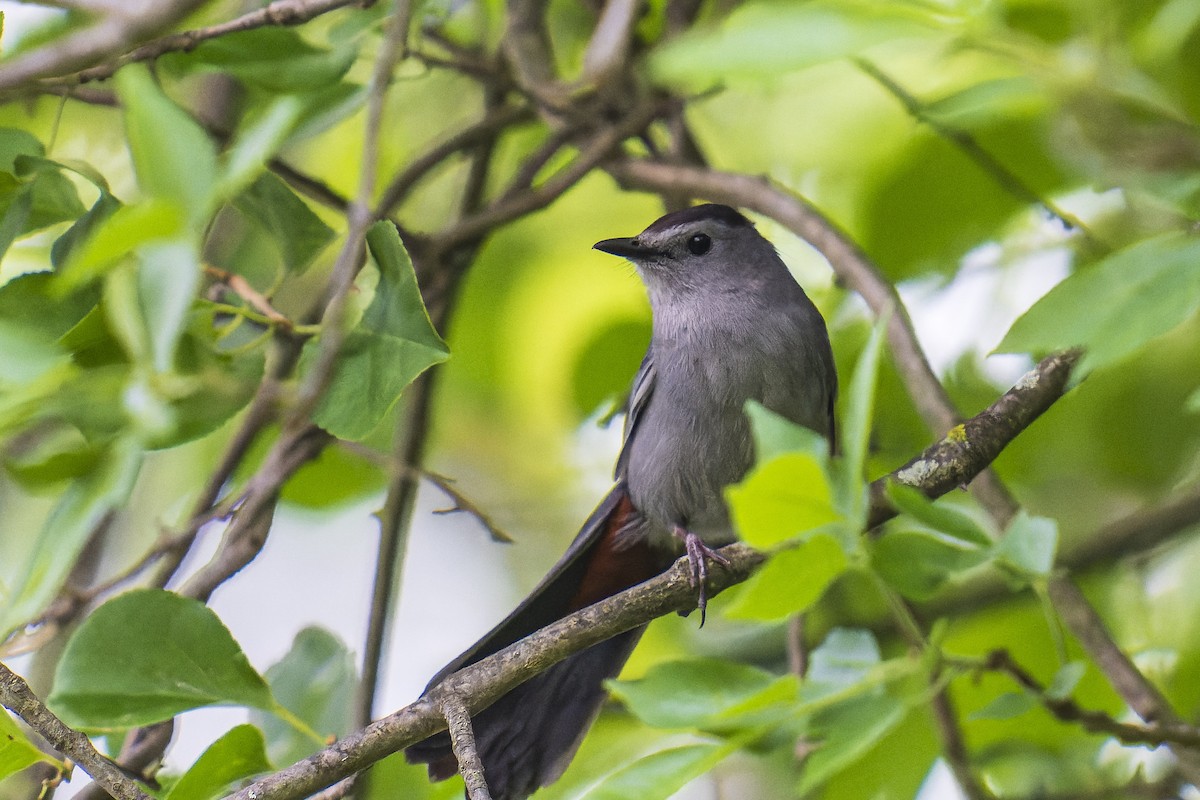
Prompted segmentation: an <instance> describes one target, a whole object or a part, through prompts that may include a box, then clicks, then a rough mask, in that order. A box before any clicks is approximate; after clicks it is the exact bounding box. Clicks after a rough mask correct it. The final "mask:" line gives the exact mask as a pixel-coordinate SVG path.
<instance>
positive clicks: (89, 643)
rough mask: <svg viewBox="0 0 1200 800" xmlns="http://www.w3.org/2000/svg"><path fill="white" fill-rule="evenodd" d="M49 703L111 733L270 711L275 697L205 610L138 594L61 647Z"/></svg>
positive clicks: (90, 620) (122, 598)
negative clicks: (212, 713) (226, 709)
mask: <svg viewBox="0 0 1200 800" xmlns="http://www.w3.org/2000/svg"><path fill="white" fill-rule="evenodd" d="M47 703H48V705H49V706H50V707H51V708H52V709H53V710H54V711H55V712H56V713H57V714H58V715H59V716H60V717H62V718H63V721H65V722H66V723H67V724H68V725H71V726H72V727H76V728H82V729H86V730H90V731H117V730H124V729H127V728H134V727H138V726H141V725H151V724H154V723H156V722H161V721H163V720H165V719H170V718H171V717H173V716H175V715H176V714H179V713H180V712H183V711H187V710H189V709H193V708H202V707H204V706H212V705H240V706H249V707H251V708H262V709H268V710H270V709H273V708H275V701H274V698H272V696H271V690H270V689H268V688H267V684H266V681H264V680H263V679H262V676H260V675H259V674H258V673H257V672H255V671H254V668H253V667H251V666H250V662H249V661H247V660H246V656H245V654H243V653H242V650H241V648H240V647H239V646H238V643H237V642H235V641H234V639H233V636H231V635H230V633H229V630H228V629H227V628H226V627H225V625H224V624H223V623H222V622H221V620H220V619H218V618H217V615H216V614H214V613H213V612H212V609H210V608H209V607H208V606H206V605H204V604H203V603H200V602H198V601H196V600H191V599H188V598H185V597H180V596H179V595H177V594H174V593H173V592H166V591H161V590H158V589H143V590H138V591H133V592H128V593H126V594H123V595H119V596H118V597H115V598H113V599H112V600H109V601H108V602H107V603H105V604H104V605H102V606H100V608H98V609H96V611H95V612H93V613H92V615H91V616H89V617H87V618H86V619H85V620H84V621H83V623H82V624H81V625H80V626H79V629H78V630H76V631H75V634H74V635H73V636H72V637H71V639H70V641H68V642H67V647H66V649H65V650H64V651H63V655H62V660H61V661H60V662H59V665H58V669H57V671H56V672H55V676H54V691H53V693H52V694H51V695H50V698H49V700H48V701H47Z"/></svg>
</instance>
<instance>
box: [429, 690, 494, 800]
mask: <svg viewBox="0 0 1200 800" xmlns="http://www.w3.org/2000/svg"><path fill="white" fill-rule="evenodd" d="M438 710H439V711H441V712H442V716H443V717H444V718H445V720H446V726H447V728H448V729H449V731H450V747H451V749H453V750H454V757H455V758H456V759H458V772H459V774H460V775H462V777H463V782H464V783H465V784H466V785H467V798H468V800H492V795H491V792H489V791H488V787H487V781H485V780H484V779H483V762H482V761H480V760H479V749H478V748H477V747H476V746H475V729H474V728H473V727H472V726H471V715H470V714H469V713H468V712H467V704H466V703H465V702H463V699H462V697H460V696H459V695H456V694H446V695H443V696H442V700H441V702H440V703H439V704H438Z"/></svg>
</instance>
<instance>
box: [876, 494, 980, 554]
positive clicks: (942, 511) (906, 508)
mask: <svg viewBox="0 0 1200 800" xmlns="http://www.w3.org/2000/svg"><path fill="white" fill-rule="evenodd" d="M887 497H888V499H889V500H891V501H892V504H893V505H894V506H896V508H897V509H898V510H899V511H900V512H901V513H902V514H907V515H908V516H910V517H912V518H913V519H915V520H917V521H918V522H921V523H924V524H925V525H928V526H929V527H930V528H932V529H933V530H935V531H938V532H939V533H944V534H946V535H947V536H949V537H951V538H954V539H958V540H960V541H962V542H966V543H970V544H976V545H981V546H983V547H990V546H991V545H992V542H993V539H992V537H991V536H990V535H988V532H987V531H986V530H984V528H983V526H982V525H980V524H979V523H978V522H976V521H975V520H974V519H973V518H972V517H970V516H968V515H967V514H964V513H962V512H961V511H958V510H956V509H954V508H951V507H950V506H948V505H946V504H945V503H937V502H935V501H933V500H930V499H929V498H928V497H926V496H925V494H924V493H923V492H921V490H919V489H916V488H914V487H912V486H908V485H907V484H903V483H899V482H898V481H888V483H887Z"/></svg>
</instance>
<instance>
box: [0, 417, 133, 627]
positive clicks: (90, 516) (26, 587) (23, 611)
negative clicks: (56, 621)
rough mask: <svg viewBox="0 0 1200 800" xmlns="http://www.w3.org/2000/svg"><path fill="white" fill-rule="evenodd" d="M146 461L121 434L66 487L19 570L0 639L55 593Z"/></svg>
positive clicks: (0, 621) (1, 615)
mask: <svg viewBox="0 0 1200 800" xmlns="http://www.w3.org/2000/svg"><path fill="white" fill-rule="evenodd" d="M141 464H142V450H141V447H140V446H139V445H138V443H137V442H136V441H134V440H132V439H119V440H118V441H117V442H115V443H114V444H113V445H112V446H111V448H110V449H109V451H108V453H107V455H106V456H105V458H104V460H103V461H102V462H100V464H98V465H97V467H96V469H95V470H94V471H92V472H90V473H89V474H88V475H87V476H86V477H84V478H81V479H80V480H77V481H75V482H74V483H72V484H71V486H70V487H69V488H68V489H67V490H66V492H64V493H63V495H62V496H61V497H60V498H59V500H58V503H57V504H56V505H55V507H54V510H53V511H52V512H50V515H49V516H48V517H47V518H46V522H45V524H44V525H43V526H42V529H41V532H40V533H39V534H38V538H37V542H36V544H35V545H34V547H33V551H32V552H31V553H30V554H29V560H28V561H27V562H26V564H25V567H24V569H22V570H21V572H20V573H19V574H20V575H21V576H23V580H22V582H21V583H20V584H18V585H17V586H15V587H14V588H13V591H12V593H11V594H10V595H9V597H8V602H7V603H6V604H5V606H4V608H3V610H2V611H0V640H2V639H3V638H5V637H6V636H7V635H8V634H9V633H11V632H12V630H13V629H14V628H15V627H17V626H18V625H22V624H24V623H25V622H28V621H29V620H31V619H33V618H34V617H35V616H37V615H38V614H39V613H40V612H41V611H42V610H43V609H44V608H45V607H46V606H47V605H48V604H49V603H50V601H51V600H53V599H54V597H55V595H57V594H58V592H59V590H60V589H61V588H62V585H63V582H64V581H66V579H67V575H68V573H70V571H71V570H72V569H73V568H74V565H75V560H76V559H77V558H78V557H79V553H80V552H81V551H82V550H83V546H84V545H85V544H86V543H87V541H88V539H89V538H91V536H92V534H93V533H94V532H95V530H96V526H97V525H99V524H100V522H101V520H103V519H104V517H105V516H106V515H107V514H108V513H110V512H111V511H113V510H115V509H117V508H120V507H122V506H123V505H124V504H125V503H126V501H127V500H128V499H129V493H130V492H131V491H132V489H133V483H134V480H135V479H136V478H137V475H138V470H139V469H140V467H141Z"/></svg>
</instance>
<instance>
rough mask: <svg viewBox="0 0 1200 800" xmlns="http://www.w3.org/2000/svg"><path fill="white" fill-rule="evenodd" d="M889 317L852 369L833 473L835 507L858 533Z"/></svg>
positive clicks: (887, 314)
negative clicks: (876, 395) (876, 385)
mask: <svg viewBox="0 0 1200 800" xmlns="http://www.w3.org/2000/svg"><path fill="white" fill-rule="evenodd" d="M891 315H892V312H891V311H885V312H884V313H883V314H882V315H880V317H879V319H878V320H877V321H876V322H875V325H874V327H873V328H872V329H871V335H870V337H869V338H868V339H867V343H866V344H865V345H864V346H863V349H862V352H861V353H859V356H858V362H857V363H856V364H855V365H854V374H853V375H852V376H851V378H850V387H849V391H848V392H847V397H846V400H847V402H846V410H845V414H844V416H843V418H842V457H841V459H840V460H839V461H838V462H837V463H838V465H837V467H835V471H834V487H835V489H836V493H837V507H838V509H839V510H840V511H841V512H842V514H843V515H844V516H845V517H846V518H847V519H850V520H853V521H855V523H856V524H855V527H856V528H859V529H861V527H862V525H863V524H864V523H865V521H866V515H867V492H866V487H865V483H864V479H865V475H864V470H865V468H866V463H867V447H868V445H869V443H870V438H871V420H872V419H873V418H874V412H875V381H876V379H877V377H878V375H879V359H880V357H881V355H882V353H883V340H884V336H885V335H886V334H887V326H888V322H889V321H890V319H891Z"/></svg>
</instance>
